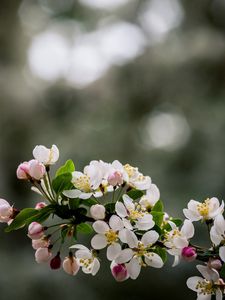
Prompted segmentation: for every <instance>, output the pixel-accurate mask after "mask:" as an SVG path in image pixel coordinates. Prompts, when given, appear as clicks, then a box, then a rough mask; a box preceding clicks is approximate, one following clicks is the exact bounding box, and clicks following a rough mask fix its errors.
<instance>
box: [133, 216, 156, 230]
mask: <svg viewBox="0 0 225 300" xmlns="http://www.w3.org/2000/svg"><path fill="white" fill-rule="evenodd" d="M154 225H155V222H154V221H153V219H152V215H150V214H145V215H144V216H143V217H142V218H140V219H138V221H137V223H136V227H137V228H138V229H139V230H149V229H151V228H152V227H153V226H154Z"/></svg>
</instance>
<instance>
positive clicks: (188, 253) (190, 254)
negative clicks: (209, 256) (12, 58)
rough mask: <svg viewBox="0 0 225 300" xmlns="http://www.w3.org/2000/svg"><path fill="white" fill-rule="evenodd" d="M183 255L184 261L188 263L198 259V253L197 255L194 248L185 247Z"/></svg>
mask: <svg viewBox="0 0 225 300" xmlns="http://www.w3.org/2000/svg"><path fill="white" fill-rule="evenodd" d="M181 255H182V257H183V259H185V260H186V261H188V262H191V261H193V260H195V259H196V257H197V253H196V249H195V248H194V247H190V246H188V247H184V248H183V249H182V251H181Z"/></svg>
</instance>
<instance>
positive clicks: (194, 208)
mask: <svg viewBox="0 0 225 300" xmlns="http://www.w3.org/2000/svg"><path fill="white" fill-rule="evenodd" d="M199 204H201V203H200V202H198V201H196V200H190V201H189V202H188V209H190V210H192V211H197V208H198V205H199Z"/></svg>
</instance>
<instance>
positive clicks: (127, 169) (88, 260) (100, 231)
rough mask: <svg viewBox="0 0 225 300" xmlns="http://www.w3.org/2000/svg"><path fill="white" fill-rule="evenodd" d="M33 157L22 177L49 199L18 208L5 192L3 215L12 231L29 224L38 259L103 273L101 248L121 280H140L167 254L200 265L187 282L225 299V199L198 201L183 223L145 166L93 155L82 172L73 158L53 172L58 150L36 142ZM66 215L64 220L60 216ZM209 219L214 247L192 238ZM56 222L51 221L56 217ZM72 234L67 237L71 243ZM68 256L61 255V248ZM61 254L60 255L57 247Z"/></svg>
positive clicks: (202, 294)
mask: <svg viewBox="0 0 225 300" xmlns="http://www.w3.org/2000/svg"><path fill="white" fill-rule="evenodd" d="M33 156H34V159H31V160H30V161H25V162H23V163H21V164H20V165H19V166H18V168H17V172H16V174H17V177H18V179H21V180H26V181H29V182H30V184H31V189H32V190H33V191H35V192H37V193H38V194H39V195H41V196H42V197H43V198H44V200H45V201H43V202H39V203H37V204H36V206H35V208H24V209H23V210H21V211H19V210H18V209H16V208H15V207H12V206H11V205H10V204H9V203H8V202H7V201H6V200H4V199H0V222H3V223H7V224H8V226H7V227H6V229H5V231H6V232H10V231H13V230H17V229H20V228H23V227H25V226H27V227H28V234H27V235H28V237H29V238H30V239H31V240H32V247H33V249H34V250H35V259H36V261H37V263H47V262H49V263H50V267H51V269H53V270H56V269H59V268H60V267H61V264H62V267H63V269H64V271H65V272H66V273H68V274H70V275H76V274H77V272H78V271H79V269H82V271H83V272H84V273H86V274H92V275H96V274H97V272H98V271H99V268H100V261H99V259H98V255H99V252H100V251H102V250H103V249H105V248H106V257H107V259H108V260H109V261H110V262H111V264H110V268H111V273H112V275H113V277H114V278H115V279H116V280H117V281H124V280H127V279H128V278H131V279H136V278H137V277H138V276H139V274H140V272H141V269H142V268H143V267H153V268H162V267H163V265H164V264H165V262H166V260H167V254H169V255H172V256H173V257H174V263H173V266H176V265H177V264H178V263H179V261H180V260H181V259H183V260H185V261H187V262H191V261H194V260H199V261H201V262H203V263H204V264H203V265H197V269H198V271H199V272H200V273H201V275H202V276H203V277H197V276H195V277H191V278H189V279H188V280H187V286H188V287H189V288H190V289H192V290H193V291H195V292H197V294H198V299H210V298H211V296H212V295H215V296H216V299H217V300H219V299H222V298H223V295H224V293H225V283H224V280H225V264H224V262H225V220H224V217H223V215H222V214H223V211H224V203H223V201H222V203H221V204H220V203H219V200H218V199H217V198H215V197H213V198H210V199H207V200H205V201H203V202H198V201H195V200H191V201H190V202H189V203H188V206H187V208H186V209H184V210H183V213H184V215H185V217H186V219H185V220H184V222H182V221H181V220H180V219H177V218H173V217H170V216H169V215H168V214H167V213H166V212H165V211H164V206H163V203H162V201H161V200H160V192H159V189H158V188H157V186H156V185H155V184H153V183H152V182H151V178H150V177H149V176H144V175H143V174H142V173H140V172H139V170H138V168H135V167H132V166H130V165H129V164H126V165H122V164H121V163H120V162H119V161H117V160H115V161H114V162H112V163H105V162H103V161H91V162H90V164H89V165H88V166H86V167H85V168H84V170H83V172H79V171H75V166H74V163H73V161H72V160H68V161H67V162H66V163H65V164H64V165H63V166H61V167H60V168H59V169H58V170H57V171H56V173H55V175H54V176H53V177H51V175H50V171H51V166H52V165H53V164H55V163H56V162H57V160H58V158H59V150H58V148H57V147H56V146H55V145H53V146H52V147H51V148H50V149H48V148H46V147H45V146H36V147H35V148H34V150H33ZM59 219H60V221H59ZM197 221H200V222H202V223H205V224H206V225H207V230H208V233H209V238H210V241H211V247H210V248H203V247H201V246H198V245H194V244H193V243H192V240H191V239H192V238H193V236H194V232H195V229H194V225H193V222H197ZM49 222H50V223H49ZM79 234H88V235H90V236H91V240H90V244H91V247H86V246H84V245H81V244H79V243H78V237H79ZM65 241H67V243H66V245H68V244H69V246H66V247H65V246H64V244H65ZM63 248H66V249H68V250H67V251H68V255H67V256H66V257H65V258H64V260H63V262H62V260H61V253H62V249H63ZM54 253H55V254H54Z"/></svg>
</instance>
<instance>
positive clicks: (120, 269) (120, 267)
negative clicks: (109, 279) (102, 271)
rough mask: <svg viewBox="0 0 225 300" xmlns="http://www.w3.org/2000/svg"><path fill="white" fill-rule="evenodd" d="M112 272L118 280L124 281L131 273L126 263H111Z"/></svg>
mask: <svg viewBox="0 0 225 300" xmlns="http://www.w3.org/2000/svg"><path fill="white" fill-rule="evenodd" d="M111 272H112V275H113V277H114V278H115V280H116V281H119V282H122V281H125V280H126V279H128V277H129V275H128V272H127V268H126V266H125V265H124V264H115V263H112V264H111Z"/></svg>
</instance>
